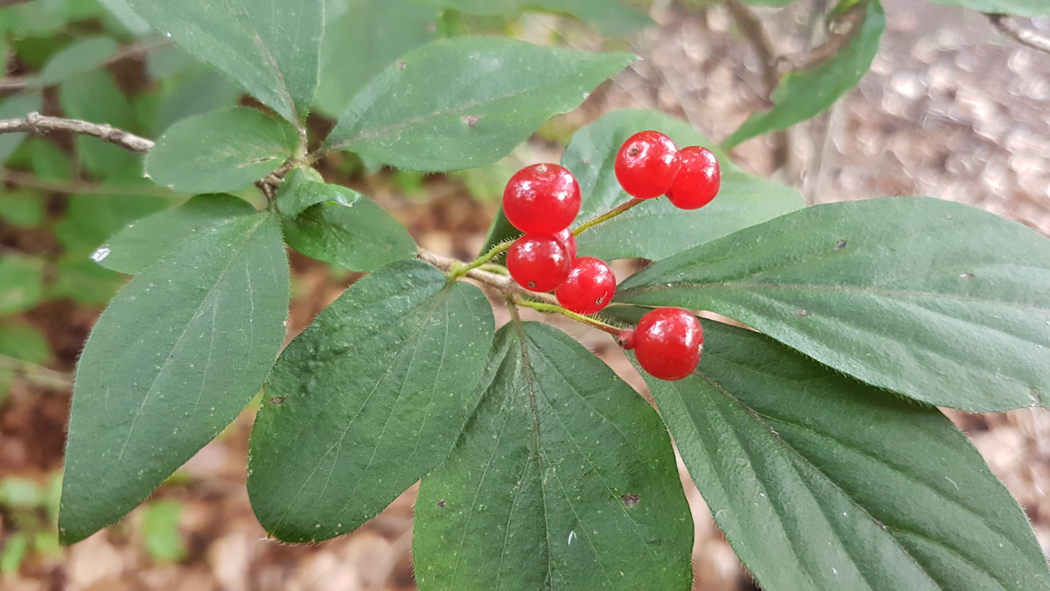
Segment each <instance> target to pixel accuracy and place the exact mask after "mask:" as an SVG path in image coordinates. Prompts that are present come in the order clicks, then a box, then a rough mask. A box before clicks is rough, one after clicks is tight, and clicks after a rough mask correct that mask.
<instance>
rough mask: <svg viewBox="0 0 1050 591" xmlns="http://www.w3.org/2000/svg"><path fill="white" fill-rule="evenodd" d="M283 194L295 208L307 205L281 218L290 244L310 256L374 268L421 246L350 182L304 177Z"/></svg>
mask: <svg viewBox="0 0 1050 591" xmlns="http://www.w3.org/2000/svg"><path fill="white" fill-rule="evenodd" d="M289 193H290V194H289ZM282 197H283V198H284V199H285V201H286V202H288V201H294V202H296V203H297V204H298V206H295V207H293V209H299V207H302V206H307V208H306V209H305V210H302V211H301V213H298V214H297V215H295V217H291V218H285V219H284V224H283V227H284V239H285V240H286V241H287V242H288V245H289V246H291V247H292V248H294V249H295V250H298V251H299V252H301V253H303V254H305V255H306V256H309V257H313V258H315V259H317V260H320V261H325V262H326V263H332V264H335V265H339V266H341V267H345V268H347V269H350V270H351V271H361V272H370V271H374V270H376V269H378V268H379V267H382V266H383V265H386V264H387V263H392V262H394V261H398V260H402V259H408V258H412V257H413V256H415V254H416V252H417V251H418V250H419V247H418V246H416V242H415V240H413V239H412V235H411V234H409V233H408V231H407V230H405V227H404V226H402V225H401V224H399V223H398V222H397V220H395V219H394V218H392V217H390V214H388V213H387V212H386V210H384V209H383V208H382V207H380V206H379V205H377V204H376V203H375V202H374V201H372V200H371V199H369V198H368V197H365V196H364V195H361V194H360V193H358V192H356V191H353V190H351V189H348V188H346V187H340V186H339V185H328V184H325V183H318V182H315V181H310V180H306V181H302V182H299V183H296V184H295V185H294V188H293V190H291V191H288V192H285V194H284V195H282ZM278 207H280V204H278Z"/></svg>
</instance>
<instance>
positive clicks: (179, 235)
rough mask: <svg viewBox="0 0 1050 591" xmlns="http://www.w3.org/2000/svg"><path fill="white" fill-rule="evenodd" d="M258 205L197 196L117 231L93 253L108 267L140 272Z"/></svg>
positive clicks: (236, 220) (227, 197)
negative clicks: (191, 240) (187, 242)
mask: <svg viewBox="0 0 1050 591" xmlns="http://www.w3.org/2000/svg"><path fill="white" fill-rule="evenodd" d="M254 213H255V208H253V207H252V206H251V205H249V204H248V202H246V201H244V200H243V199H239V198H237V197H234V196H233V195H222V194H219V195H197V196H196V197H194V198H193V199H190V200H189V201H187V202H186V203H184V204H183V205H180V206H179V207H175V208H172V209H168V210H165V211H162V212H160V213H157V214H154V215H152V216H150V217H148V218H144V219H141V220H139V221H137V222H134V223H132V224H130V225H128V226H125V227H124V229H123V230H121V231H120V232H117V233H116V234H114V235H113V236H111V237H110V238H109V240H107V241H106V243H105V244H103V245H102V246H100V247H99V248H98V250H96V251H95V252H94V253H93V254H92V255H91V260H93V261H95V262H96V263H98V264H100V265H102V266H103V267H105V268H107V269H112V270H114V271H119V272H121V273H127V274H129V275H138V274H140V273H142V272H144V271H145V270H146V269H148V268H149V267H151V266H152V265H153V264H154V263H156V262H157V261H159V260H161V259H163V258H164V257H165V256H167V255H168V254H169V253H170V252H171V251H173V250H175V249H176V248H178V247H179V246H180V245H181V244H182V243H183V242H185V241H186V240H188V239H190V238H196V237H198V236H201V235H204V234H206V233H209V232H215V231H218V230H219V229H220V228H221V227H222V226H226V225H229V224H239V223H241V222H242V221H243V220H241V219H240V218H241V217H242V216H245V215H252V214H254Z"/></svg>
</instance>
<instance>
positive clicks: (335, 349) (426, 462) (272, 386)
mask: <svg viewBox="0 0 1050 591" xmlns="http://www.w3.org/2000/svg"><path fill="white" fill-rule="evenodd" d="M492 325H493V319H492V309H491V308H490V306H489V303H488V300H486V299H485V296H484V295H482V293H481V292H480V290H478V289H477V288H475V287H473V286H471V285H467V284H465V283H458V282H457V283H453V284H451V285H450V284H448V283H447V281H446V277H445V275H444V274H442V273H441V272H440V271H438V270H437V269H435V268H433V267H431V266H430V265H427V264H426V263H423V262H421V261H402V262H397V263H394V264H391V265H388V266H386V267H383V268H382V269H380V270H378V271H376V272H375V273H372V274H371V275H368V276H366V277H365V278H364V279H362V280H360V281H358V282H357V283H355V284H354V285H353V286H351V287H350V289H348V290H347V291H346V292H345V293H344V294H343V295H342V296H341V297H340V298H339V299H338V300H336V302H335V303H334V304H332V305H331V306H329V307H328V308H326V309H325V310H324V311H323V312H321V314H320V315H319V316H318V317H317V319H316V320H314V322H313V324H311V325H310V326H309V327H308V328H307V329H306V331H305V332H303V334H301V335H300V336H299V337H297V338H296V339H295V340H294V341H292V343H291V344H290V345H288V348H287V349H285V350H284V353H282V354H281V358H280V360H279V361H278V363H277V365H276V366H275V367H274V370H273V374H272V375H271V376H270V380H269V383H268V385H267V388H266V394H265V396H264V398H263V406H262V408H261V409H260V411H259V415H258V418H257V420H256V423H255V429H254V430H253V431H252V439H251V449H250V454H249V464H248V474H249V476H248V494H249V496H250V497H251V500H252V508H253V509H254V510H255V515H256V516H257V517H258V518H259V522H260V523H262V525H263V527H265V528H266V531H268V532H270V533H271V534H273V535H274V536H276V537H277V538H279V539H282V540H287V541H294V542H307V541H315V540H324V539H328V538H331V537H334V536H337V535H340V534H343V533H346V532H348V531H351V530H353V529H355V528H356V527H358V526H360V525H361V524H362V523H364V522H365V521H367V520H368V519H370V518H371V517H372V516H374V515H375V514H376V513H378V512H379V511H381V510H382V509H383V508H384V507H386V505H387V504H389V503H390V501H393V500H394V499H395V498H396V497H397V496H398V495H399V494H401V493H402V492H403V491H404V490H405V489H406V488H408V487H409V486H411V484H412V483H413V482H415V481H417V480H419V478H420V477H422V476H423V475H424V474H426V473H427V472H429V471H430V470H432V469H434V467H435V466H437V465H438V464H439V463H440V462H441V461H442V460H444V459H445V457H446V456H447V455H448V453H449V451H450V450H451V449H452V446H453V445H454V444H455V442H456V438H457V437H458V436H459V433H460V431H461V430H462V428H463V425H464V423H466V420H467V418H468V417H469V415H470V412H471V409H472V408H473V404H474V387H475V384H476V383H477V381H478V379H479V378H480V376H481V372H482V369H483V364H484V362H485V359H486V355H487V353H488V348H489V345H490V343H491V342H492Z"/></svg>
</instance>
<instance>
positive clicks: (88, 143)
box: [58, 70, 141, 178]
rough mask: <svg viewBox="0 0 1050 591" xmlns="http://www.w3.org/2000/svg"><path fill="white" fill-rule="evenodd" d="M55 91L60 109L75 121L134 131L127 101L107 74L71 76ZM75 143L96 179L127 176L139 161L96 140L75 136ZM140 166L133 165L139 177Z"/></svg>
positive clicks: (85, 165) (120, 149)
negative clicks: (108, 125)
mask: <svg viewBox="0 0 1050 591" xmlns="http://www.w3.org/2000/svg"><path fill="white" fill-rule="evenodd" d="M58 91H59V92H58V96H59V101H60V102H61V103H62V109H63V110H64V111H65V112H66V115H68V116H70V117H73V118H74V119H83V120H84V121H90V122H92V123H108V124H110V125H112V126H113V127H116V128H118V129H125V130H134V129H135V127H136V122H135V120H134V117H132V115H131V107H130V105H129V104H128V100H127V98H126V97H125V96H124V93H123V92H121V91H120V88H118V87H117V83H116V82H115V81H114V80H113V76H112V75H110V73H109V72H108V71H106V70H96V71H94V72H87V73H84V74H80V75H78V76H73V77H71V78H70V80H69V81H68V82H66V83H64V84H62V85H61V86H60V87H59V88H58ZM74 142H75V145H76V148H77V155H78V156H79V158H80V160H81V161H82V162H83V163H84V167H85V168H87V169H88V170H89V171H91V172H92V173H94V174H95V175H97V176H98V177H99V178H111V177H114V176H118V175H120V174H121V173H124V172H126V171H127V170H128V169H129V168H131V167H132V165H133V163H135V160H136V158H138V157H137V156H136V155H135V154H132V153H130V152H128V151H127V150H124V149H122V148H120V147H118V146H115V145H113V144H111V143H109V142H106V141H103V140H100V139H99V138H96V137H89V136H85V135H78V136H76V138H75V139H74ZM140 166H141V165H139V164H137V163H135V172H136V173H140V174H141V171H140Z"/></svg>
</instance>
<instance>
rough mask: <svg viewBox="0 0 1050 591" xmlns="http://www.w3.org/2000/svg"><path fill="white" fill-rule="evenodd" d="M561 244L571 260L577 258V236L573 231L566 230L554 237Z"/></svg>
mask: <svg viewBox="0 0 1050 591" xmlns="http://www.w3.org/2000/svg"><path fill="white" fill-rule="evenodd" d="M554 237H555V238H557V239H558V242H561V245H562V246H564V247H565V251H566V252H568V253H569V259H575V258H576V235H575V234H573V233H572V230H570V229H569V228H565V229H564V230H562V231H561V232H558V233H557V234H555V235H554Z"/></svg>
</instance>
